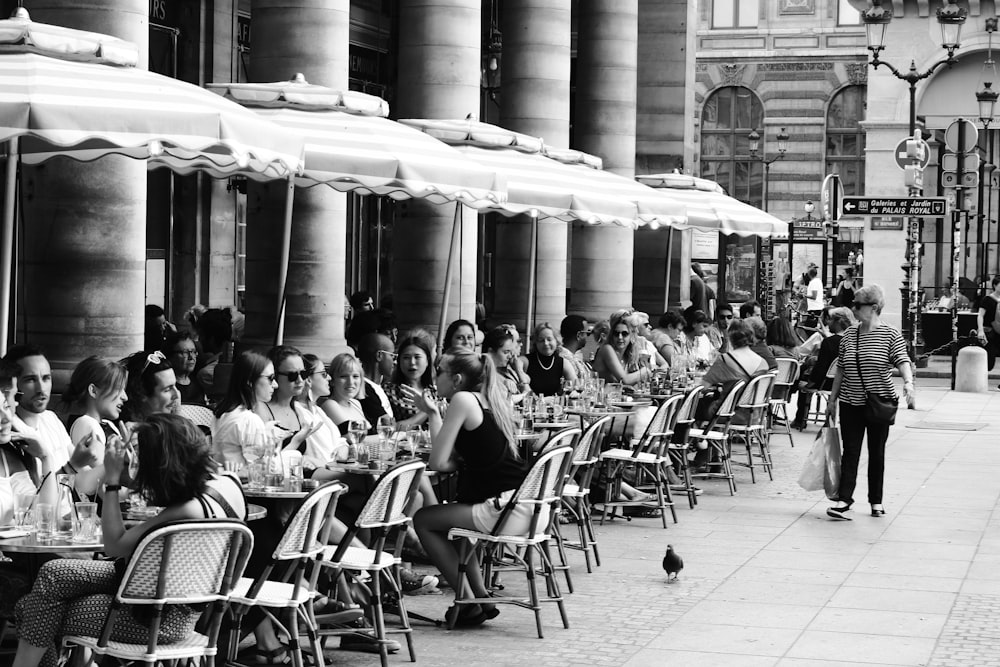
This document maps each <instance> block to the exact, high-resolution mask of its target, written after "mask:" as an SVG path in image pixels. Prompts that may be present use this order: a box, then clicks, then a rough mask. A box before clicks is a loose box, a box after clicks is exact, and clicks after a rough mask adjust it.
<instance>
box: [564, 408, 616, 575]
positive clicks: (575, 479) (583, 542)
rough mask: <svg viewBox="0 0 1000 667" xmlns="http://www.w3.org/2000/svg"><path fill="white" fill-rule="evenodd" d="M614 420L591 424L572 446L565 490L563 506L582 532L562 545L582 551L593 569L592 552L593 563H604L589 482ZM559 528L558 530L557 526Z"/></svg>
mask: <svg viewBox="0 0 1000 667" xmlns="http://www.w3.org/2000/svg"><path fill="white" fill-rule="evenodd" d="M611 421H612V418H611V417H602V418H600V419H598V420H597V421H595V422H594V423H593V424H591V425H590V426H588V427H587V430H586V431H584V433H583V435H582V436H580V439H579V440H578V441H577V443H576V446H575V447H574V448H573V459H572V461H571V463H570V468H569V474H568V475H567V476H566V484H565V485H564V486H563V492H562V499H563V507H564V508H565V509H566V511H567V512H568V513H569V515H570V516H571V517H572V519H573V521H574V523H575V524H576V528H577V533H578V535H579V540H578V541H572V540H563V541H562V545H563V546H564V547H566V548H569V549H579V550H580V551H582V552H583V557H584V560H585V561H586V563H587V572H592V571H593V570H592V569H591V564H590V555H591V554H593V555H594V563H595V564H596V565H598V566H599V565H600V564H601V556H600V554H599V553H598V551H597V535H596V534H595V532H594V523H593V520H592V517H591V507H590V483H591V481H592V480H593V479H594V471H595V470H596V467H597V461H598V455H599V454H600V452H601V445H602V444H603V443H604V438H605V436H606V434H607V429H608V428H609V426H610V425H611ZM553 525H555V524H553ZM556 528H557V530H558V526H556ZM570 592H572V589H571V590H570Z"/></svg>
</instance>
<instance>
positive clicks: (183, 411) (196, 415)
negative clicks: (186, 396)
mask: <svg viewBox="0 0 1000 667" xmlns="http://www.w3.org/2000/svg"><path fill="white" fill-rule="evenodd" d="M177 414H178V415H180V416H181V417H184V418H185V419H188V420H189V421H191V422H192V423H193V424H194V425H195V426H197V427H198V429H199V430H200V431H201V432H202V433H204V434H205V435H208V436H211V435H212V423H213V422H214V420H215V415H213V414H212V410H211V409H209V408H208V407H206V406H204V405H191V404H187V403H182V404H180V405H179V406H177Z"/></svg>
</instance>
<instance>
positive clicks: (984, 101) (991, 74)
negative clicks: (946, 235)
mask: <svg viewBox="0 0 1000 667" xmlns="http://www.w3.org/2000/svg"><path fill="white" fill-rule="evenodd" d="M996 31H997V17H995V16H994V17H993V18H988V19H986V34H987V35H988V37H989V41H988V43H987V49H986V60H985V61H983V73H982V75H981V76H980V81H982V82H983V87H982V88H980V89H979V90H977V91H976V103H977V104H978V105H979V120H980V121H982V123H983V130H984V131H985V133H986V146H987V151H988V154H987V155H986V156H985V157H987V158H988V159H989V162H986V163H985V164H981V165H980V167H979V169H980V171H979V205H978V208H977V209H976V241H977V242H978V243H979V253H978V259H979V261H978V262H977V263H976V273H977V274H978V275H979V280H980V285H979V286H980V288H985V289H989V279H988V278H987V273H988V272H989V262H988V260H987V256H986V253H987V247H988V242H987V241H984V240H983V227H984V224H983V222H984V220H985V218H986V215H985V213H986V211H985V210H984V204H987V203H991V202H986V201H984V199H985V197H984V195H985V194H987V193H989V192H990V183H991V182H992V180H993V179H992V174H993V170H994V169H996V166H995V165H994V164H993V142H992V141H990V123H992V122H993V112H994V109H995V107H996V103H997V98H998V97H1000V93H997V91H995V90H993V82H994V81H996V80H997V66H996V63H995V62H994V61H993V33H995V32H996ZM984 191H985V192H984Z"/></svg>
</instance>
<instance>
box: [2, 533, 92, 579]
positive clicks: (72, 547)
mask: <svg viewBox="0 0 1000 667" xmlns="http://www.w3.org/2000/svg"><path fill="white" fill-rule="evenodd" d="M103 551H104V542H103V541H100V540H98V541H94V542H73V541H71V540H67V539H58V540H57V539H51V540H42V541H39V540H38V539H37V535H36V534H35V533H32V534H30V535H25V536H24V537H8V538H4V539H0V552H5V553H18V554H24V555H25V560H26V561H27V566H28V576H29V577H30V578H31V581H34V580H35V577H36V576H37V575H38V570H39V569H40V568H41V567H42V565H44V564H45V563H46V561H47V560H49V559H47V558H46V556H56V555H62V554H87V553H90V554H94V553H101V552H103Z"/></svg>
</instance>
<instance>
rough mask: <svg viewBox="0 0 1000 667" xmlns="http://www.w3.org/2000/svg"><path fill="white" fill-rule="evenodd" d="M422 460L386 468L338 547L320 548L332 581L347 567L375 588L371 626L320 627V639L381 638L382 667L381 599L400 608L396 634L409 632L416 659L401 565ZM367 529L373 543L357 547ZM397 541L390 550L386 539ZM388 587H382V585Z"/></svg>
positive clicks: (409, 645)
mask: <svg viewBox="0 0 1000 667" xmlns="http://www.w3.org/2000/svg"><path fill="white" fill-rule="evenodd" d="M426 467H427V466H426V465H425V464H424V462H423V461H406V462H404V463H399V464H397V465H394V466H393V467H391V468H389V469H388V470H386V471H385V472H384V473H383V474H382V476H381V477H379V479H378V481H377V482H376V483H375V487H374V488H373V489H372V491H371V493H370V494H368V499H367V500H366V501H365V504H364V507H362V508H361V513H360V514H358V518H357V520H356V521H355V522H354V526H352V527H351V529H350V530H349V531H348V532H347V535H345V536H344V538H343V539H342V540H341V541H340V544H338V545H337V546H328V547H326V548H325V549H324V550H323V552H322V557H321V560H320V565H321V566H322V567H324V568H329V569H331V570H332V571H333V579H334V584H336V583H337V580H339V579H340V578H341V577H346V576H347V574H346V573H347V572H351V573H367V574H368V575H369V576H370V577H371V579H370V580H369V581H368V582H367V586H368V587H369V588H370V589H371V596H370V609H369V612H370V619H371V621H372V627H371V628H368V629H365V628H337V627H334V628H327V627H321V628H320V630H319V634H320V636H321V642H322V643H325V642H326V639H327V637H331V636H337V635H344V634H360V635H364V636H366V637H370V638H372V639H374V640H375V641H376V642H378V649H379V657H380V659H381V661H382V667H386V665H388V664H389V651H388V641H389V640H388V639H387V638H386V634H387V630H386V626H385V611H384V609H383V603H384V602H386V601H387V599H388V601H391V602H392V605H393V607H394V609H393V611H394V612H396V613H398V615H399V621H400V628H398V629H394V630H393V632H394V633H402V634H404V635H405V636H406V645H407V649H408V650H409V653H410V660H411V661H412V662H416V660H417V654H416V650H415V649H414V646H413V630H412V628H411V627H410V619H409V616H408V615H407V612H406V605H405V603H404V601H403V594H402V591H403V587H402V582H401V581H400V568H401V567H402V562H403V561H402V551H403V535H404V534H405V532H406V529H407V527H408V526H409V525H410V523H411V522H412V519H411V518H410V514H411V513H412V512H411V510H412V509H413V503H414V502H415V500H416V497H417V491H418V490H419V486H420V478H421V476H422V475H423V473H424V470H425V469H426ZM362 530H366V531H369V534H370V535H371V538H370V540H369V542H368V543H369V544H370V548H364V547H353V546H351V542H352V541H353V540H354V538H355V537H357V535H358V532H359V531H362ZM390 541H394V543H395V546H394V548H393V551H392V552H389V551H387V550H386V549H387V547H386V544H387V543H388V542H390ZM383 586H384V588H383Z"/></svg>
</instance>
